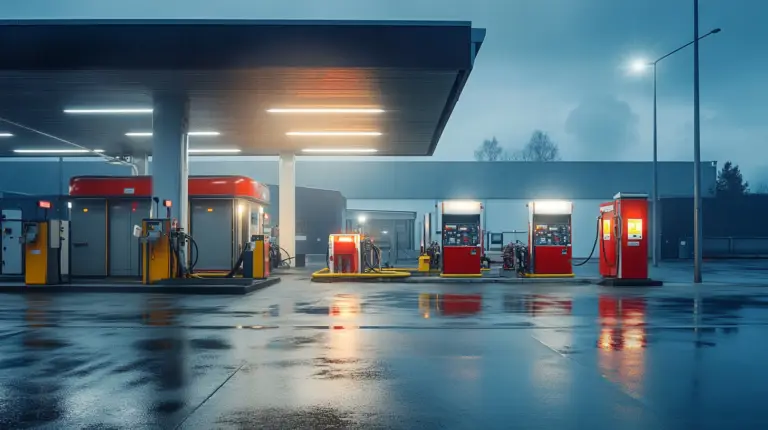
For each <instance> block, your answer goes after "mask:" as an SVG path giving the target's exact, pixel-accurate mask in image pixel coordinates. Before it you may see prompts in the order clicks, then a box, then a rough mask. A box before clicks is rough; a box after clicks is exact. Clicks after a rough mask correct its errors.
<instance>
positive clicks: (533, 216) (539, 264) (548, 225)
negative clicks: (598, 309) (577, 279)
mask: <svg viewBox="0 0 768 430" xmlns="http://www.w3.org/2000/svg"><path fill="white" fill-rule="evenodd" d="M572 213H573V204H572V203H571V202H569V201H563V200H542V201H533V202H530V203H528V226H529V227H528V259H527V260H528V262H527V266H528V273H527V274H526V275H525V276H527V277H572V276H573V263H572V261H571V258H572V252H573V250H572V248H571V216H572Z"/></svg>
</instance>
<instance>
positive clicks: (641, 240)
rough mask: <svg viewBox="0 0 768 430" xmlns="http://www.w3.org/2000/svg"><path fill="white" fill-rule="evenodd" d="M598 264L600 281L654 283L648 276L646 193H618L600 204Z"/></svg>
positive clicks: (655, 282) (629, 283)
mask: <svg viewBox="0 0 768 430" xmlns="http://www.w3.org/2000/svg"><path fill="white" fill-rule="evenodd" d="M598 228H599V233H598V240H599V241H600V253H599V259H600V260H599V261H600V263H599V266H600V275H601V276H602V277H603V282H602V284H603V285H617V286H618V285H654V286H658V285H661V284H662V283H661V282H659V281H653V280H651V279H649V277H648V245H649V244H648V239H649V236H648V195H647V194H628V193H618V194H616V195H615V196H614V197H613V201H611V202H606V203H603V204H601V205H600V221H599V223H598Z"/></svg>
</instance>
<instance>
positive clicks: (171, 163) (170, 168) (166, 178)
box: [152, 93, 189, 231]
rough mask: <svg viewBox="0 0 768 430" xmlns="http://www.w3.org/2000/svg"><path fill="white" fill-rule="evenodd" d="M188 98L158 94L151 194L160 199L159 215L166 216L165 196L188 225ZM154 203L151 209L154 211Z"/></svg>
mask: <svg viewBox="0 0 768 430" xmlns="http://www.w3.org/2000/svg"><path fill="white" fill-rule="evenodd" d="M188 123H189V98H188V97H187V96H186V95H184V94H175V93H174V94H168V93H163V94H155V96H154V112H153V113H152V196H153V197H158V198H159V199H160V212H159V213H157V214H155V216H156V217H158V218H165V216H166V209H165V208H164V207H163V200H171V202H172V205H171V218H173V219H176V220H178V221H179V226H180V227H182V228H184V230H185V231H186V230H187V229H188V226H189V208H188V207H189V199H188V195H187V183H188V182H187V181H188V169H189V164H188V160H187V156H188V151H187V150H188V142H187V131H188ZM154 209H155V208H154V203H153V208H152V210H153V211H154Z"/></svg>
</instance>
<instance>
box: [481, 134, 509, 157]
mask: <svg viewBox="0 0 768 430" xmlns="http://www.w3.org/2000/svg"><path fill="white" fill-rule="evenodd" d="M503 152H504V150H502V149H501V146H499V141H498V140H496V137H495V136H494V137H493V138H491V139H490V140H488V139H486V140H484V141H483V144H482V145H480V147H479V148H477V150H475V160H477V161H499V160H501V158H502V155H503Z"/></svg>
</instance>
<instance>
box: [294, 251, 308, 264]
mask: <svg viewBox="0 0 768 430" xmlns="http://www.w3.org/2000/svg"><path fill="white" fill-rule="evenodd" d="M295 260H296V261H294V263H295V267H307V254H296V258H295Z"/></svg>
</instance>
